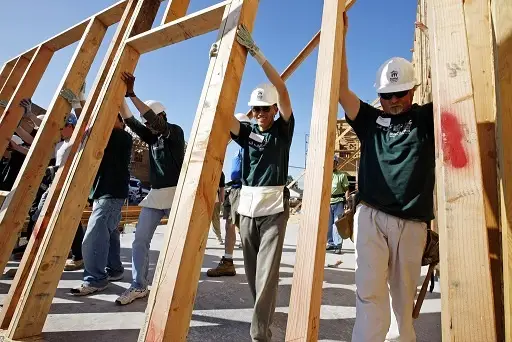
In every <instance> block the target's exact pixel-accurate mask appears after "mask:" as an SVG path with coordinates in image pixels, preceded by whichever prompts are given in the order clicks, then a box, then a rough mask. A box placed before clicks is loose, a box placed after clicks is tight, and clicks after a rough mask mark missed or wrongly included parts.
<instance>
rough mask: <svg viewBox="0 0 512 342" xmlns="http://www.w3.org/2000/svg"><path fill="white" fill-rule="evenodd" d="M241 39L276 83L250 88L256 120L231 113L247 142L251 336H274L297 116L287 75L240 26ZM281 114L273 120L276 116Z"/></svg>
mask: <svg viewBox="0 0 512 342" xmlns="http://www.w3.org/2000/svg"><path fill="white" fill-rule="evenodd" d="M237 40H238V42H239V43H240V44H241V45H243V46H245V47H246V48H247V49H248V51H249V53H250V54H251V55H252V56H253V57H254V58H255V59H256V61H258V63H259V64H260V65H261V66H262V68H263V71H264V72H265V74H266V75H267V77H268V79H269V80H270V82H271V83H272V84H268V83H267V84H263V85H261V86H259V87H257V88H256V89H254V91H253V92H252V94H251V98H250V101H249V106H251V109H252V113H253V117H254V118H255V119H256V121H257V124H250V123H241V122H240V121H238V120H237V119H236V117H235V116H233V119H232V122H231V137H232V138H233V140H234V141H235V142H236V143H238V144H239V145H240V146H241V147H242V148H243V159H242V160H243V161H242V189H241V190H240V199H239V205H238V210H237V211H238V213H239V214H240V235H241V237H242V246H243V247H242V248H243V252H244V266H245V274H246V276H247V282H248V283H249V288H250V289H251V293H252V296H253V299H254V313H253V317H252V323H251V338H252V340H253V341H264V342H267V341H270V340H271V337H272V333H271V331H270V325H271V324H272V316H273V315H274V311H275V305H276V297H277V286H278V281H279V265H280V262H281V253H282V251H283V243H284V235H285V232H286V223H287V222H288V217H289V206H288V199H289V197H290V193H289V191H288V189H287V188H286V186H285V185H286V180H287V176H288V159H289V154H290V145H291V143H292V136H293V128H294V122H295V120H294V118H293V114H292V106H291V103H290V96H289V95H288V90H287V88H286V85H285V83H284V81H283V79H282V78H281V77H280V76H279V74H278V73H277V71H276V70H275V69H274V67H273V66H272V65H271V64H270V63H269V62H268V61H267V60H266V58H265V57H264V56H263V54H262V53H261V51H260V50H259V48H258V47H257V46H256V45H255V44H254V41H253V40H252V37H251V35H250V33H249V32H248V31H247V30H246V29H245V28H244V27H243V26H241V27H240V28H239V30H238V33H237ZM277 113H279V117H278V119H277V120H275V121H274V116H275V115H276V114H277Z"/></svg>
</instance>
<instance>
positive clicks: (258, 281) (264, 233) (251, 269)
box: [240, 198, 290, 342]
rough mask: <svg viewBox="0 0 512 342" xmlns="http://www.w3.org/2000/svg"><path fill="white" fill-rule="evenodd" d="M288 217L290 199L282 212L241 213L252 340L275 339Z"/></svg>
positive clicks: (267, 341) (265, 341)
mask: <svg viewBox="0 0 512 342" xmlns="http://www.w3.org/2000/svg"><path fill="white" fill-rule="evenodd" d="M289 216H290V209H289V206H288V198H286V199H285V203H284V212H282V213H279V214H275V215H269V216H263V217H256V218H251V217H247V216H243V215H240V235H241V238H242V248H243V252H244V266H245V275H246V277H247V283H248V284H249V288H250V290H251V294H252V297H253V299H254V313H253V316H252V323H251V338H252V340H253V341H264V342H269V341H270V340H271V338H272V333H271V331H270V325H271V324H272V317H273V315H274V311H275V308H276V298H277V286H278V284H279V265H280V263H281V254H282V252H283V243H284V235H285V232H286V223H287V222H288V217H289Z"/></svg>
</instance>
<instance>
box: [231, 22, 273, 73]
mask: <svg viewBox="0 0 512 342" xmlns="http://www.w3.org/2000/svg"><path fill="white" fill-rule="evenodd" d="M236 40H237V41H238V43H240V44H241V45H243V46H245V47H246V48H247V51H249V53H250V54H251V56H253V57H254V58H255V59H256V61H257V62H258V63H259V64H260V65H263V64H265V62H266V61H267V59H266V58H265V56H264V55H263V53H262V52H261V50H260V49H259V47H258V46H256V44H255V43H254V40H253V39H252V36H251V33H250V32H249V31H247V28H246V27H245V26H244V25H243V24H240V26H239V27H238V30H237V32H236Z"/></svg>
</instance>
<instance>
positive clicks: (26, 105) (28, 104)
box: [20, 99, 32, 116]
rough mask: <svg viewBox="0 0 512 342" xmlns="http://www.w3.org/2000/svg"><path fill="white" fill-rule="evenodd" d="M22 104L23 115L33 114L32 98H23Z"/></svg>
mask: <svg viewBox="0 0 512 342" xmlns="http://www.w3.org/2000/svg"><path fill="white" fill-rule="evenodd" d="M20 106H21V107H23V116H28V115H30V114H32V100H31V99H23V100H21V102H20Z"/></svg>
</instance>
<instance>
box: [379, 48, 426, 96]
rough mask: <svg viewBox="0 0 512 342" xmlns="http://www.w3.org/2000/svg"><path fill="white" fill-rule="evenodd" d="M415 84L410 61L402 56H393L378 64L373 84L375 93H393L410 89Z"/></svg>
mask: <svg viewBox="0 0 512 342" xmlns="http://www.w3.org/2000/svg"><path fill="white" fill-rule="evenodd" d="M416 85H417V82H416V77H415V75H414V67H413V65H412V63H411V62H409V61H408V60H406V59H405V58H402V57H393V58H390V59H388V60H387V61H385V62H384V64H382V65H381V66H380V68H379V70H378V71H377V77H376V80H375V85H374V86H375V89H376V90H377V93H394V92H397V91H404V90H411V89H412V88H414V87H415V86H416Z"/></svg>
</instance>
